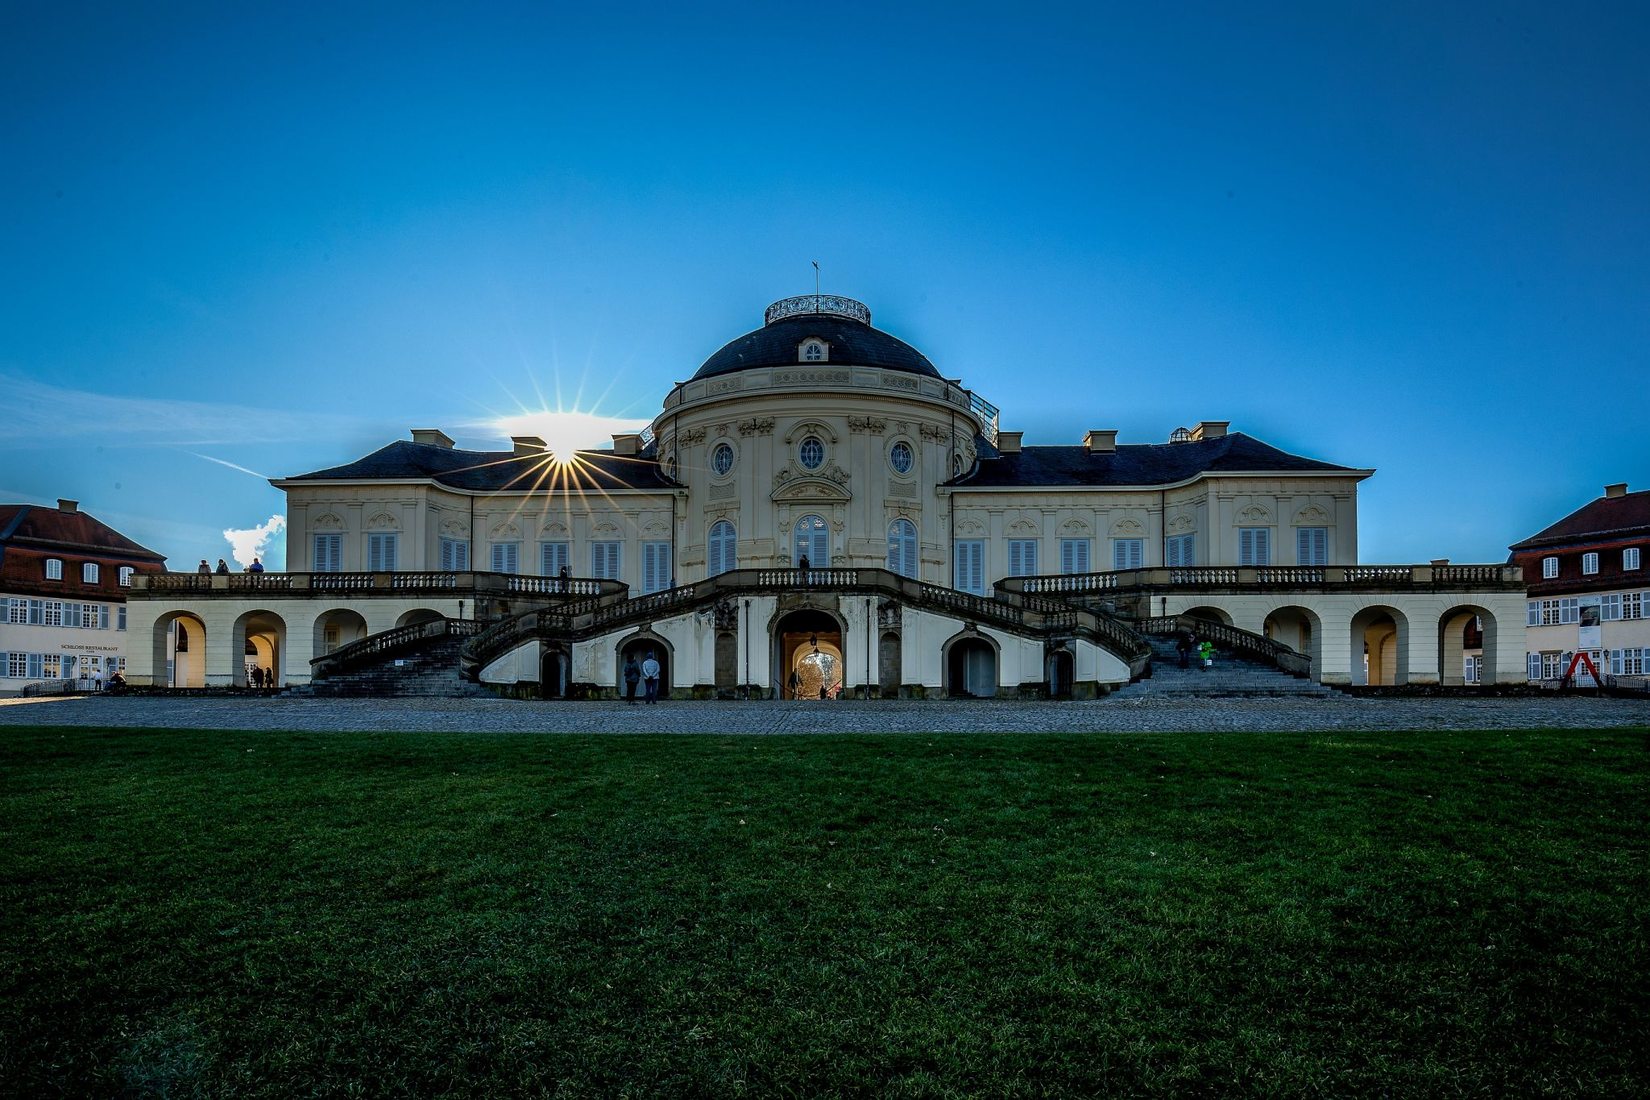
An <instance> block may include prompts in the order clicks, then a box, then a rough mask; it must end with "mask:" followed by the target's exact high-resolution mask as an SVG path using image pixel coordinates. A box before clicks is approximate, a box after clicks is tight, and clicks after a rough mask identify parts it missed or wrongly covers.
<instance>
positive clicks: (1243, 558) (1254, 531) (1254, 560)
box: [1238, 527, 1272, 565]
mask: <svg viewBox="0 0 1650 1100" xmlns="http://www.w3.org/2000/svg"><path fill="white" fill-rule="evenodd" d="M1238 564H1239V565H1271V564H1272V529H1271V528H1270V527H1239V528H1238Z"/></svg>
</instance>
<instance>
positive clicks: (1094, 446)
mask: <svg viewBox="0 0 1650 1100" xmlns="http://www.w3.org/2000/svg"><path fill="white" fill-rule="evenodd" d="M1083 447H1084V448H1085V449H1086V450H1087V451H1088V453H1089V454H1091V455H1109V454H1111V453H1113V452H1114V451H1116V450H1117V429H1116V428H1107V429H1104V430H1101V429H1095V430H1094V431H1090V432H1085V433H1084V434H1083Z"/></svg>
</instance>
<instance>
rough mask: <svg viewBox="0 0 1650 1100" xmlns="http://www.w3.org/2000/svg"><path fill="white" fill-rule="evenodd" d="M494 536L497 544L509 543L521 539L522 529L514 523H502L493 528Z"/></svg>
mask: <svg viewBox="0 0 1650 1100" xmlns="http://www.w3.org/2000/svg"><path fill="white" fill-rule="evenodd" d="M492 535H493V541H495V542H507V541H509V540H511V539H519V538H521V528H519V527H517V526H516V525H515V524H513V523H501V524H499V525H498V526H497V527H494V528H493V532H492Z"/></svg>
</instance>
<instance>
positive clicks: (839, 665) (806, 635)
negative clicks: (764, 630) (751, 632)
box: [773, 608, 847, 699]
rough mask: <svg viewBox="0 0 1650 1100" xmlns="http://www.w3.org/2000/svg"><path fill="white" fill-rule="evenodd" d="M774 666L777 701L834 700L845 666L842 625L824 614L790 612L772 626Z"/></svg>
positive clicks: (804, 611)
mask: <svg viewBox="0 0 1650 1100" xmlns="http://www.w3.org/2000/svg"><path fill="white" fill-rule="evenodd" d="M773 646H774V664H773V667H774V669H775V673H776V678H777V679H778V681H779V682H778V683H776V684H774V685H773V686H774V692H775V696H776V697H777V698H780V699H834V698H836V697H837V694H838V693H839V692H841V690H842V680H843V676H844V674H845V673H846V671H847V666H846V664H845V663H844V661H843V659H842V624H841V622H839V621H838V620H837V618H836V616H834V615H832V614H830V613H829V612H827V611H819V610H815V609H812V608H809V609H805V610H802V611H792V612H791V613H790V614H788V615H785V616H783V617H781V618H780V619H779V621H778V622H776V623H775V624H774V628H773Z"/></svg>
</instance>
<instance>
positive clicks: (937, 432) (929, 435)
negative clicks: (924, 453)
mask: <svg viewBox="0 0 1650 1100" xmlns="http://www.w3.org/2000/svg"><path fill="white" fill-rule="evenodd" d="M917 433H918V434H919V435H921V436H922V437H923V438H924V439H931V440H933V441H934V442H935V443H944V442H945V437H946V435H947V432H946V430H945V429H944V428H941V427H936V426H935V425H933V424H924V425H922V426H921V427H919V428H918V429H917Z"/></svg>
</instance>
